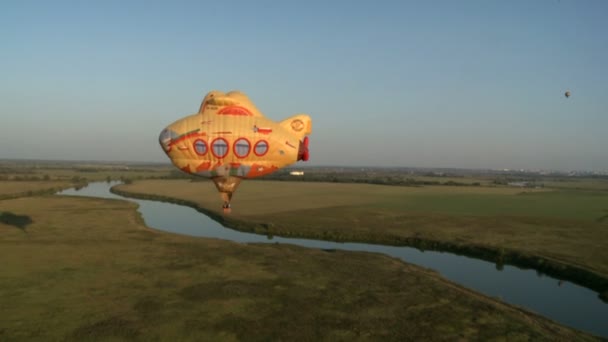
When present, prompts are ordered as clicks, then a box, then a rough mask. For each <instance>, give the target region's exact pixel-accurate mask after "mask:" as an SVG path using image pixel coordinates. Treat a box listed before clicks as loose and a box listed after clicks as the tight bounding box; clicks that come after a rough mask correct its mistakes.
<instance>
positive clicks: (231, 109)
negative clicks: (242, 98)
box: [217, 106, 253, 116]
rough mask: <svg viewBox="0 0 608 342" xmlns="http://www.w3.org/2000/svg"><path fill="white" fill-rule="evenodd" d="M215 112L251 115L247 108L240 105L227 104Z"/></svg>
mask: <svg viewBox="0 0 608 342" xmlns="http://www.w3.org/2000/svg"><path fill="white" fill-rule="evenodd" d="M217 114H219V115H240V116H252V115H253V114H251V112H250V111H249V109H247V108H245V107H241V106H228V107H224V108H222V109H220V110H219V111H218V112H217Z"/></svg>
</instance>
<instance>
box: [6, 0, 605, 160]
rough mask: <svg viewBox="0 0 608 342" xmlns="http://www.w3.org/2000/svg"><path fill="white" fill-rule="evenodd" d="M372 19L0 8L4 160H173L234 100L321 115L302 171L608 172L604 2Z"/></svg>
mask: <svg viewBox="0 0 608 342" xmlns="http://www.w3.org/2000/svg"><path fill="white" fill-rule="evenodd" d="M379 4H380V3H379ZM379 4H373V3H363V4H360V3H350V2H343V1H336V2H332V3H327V4H326V3H323V2H314V1H313V2H307V3H306V4H304V3H297V2H294V3H273V2H268V3H249V2H240V3H239V2H234V1H233V2H226V3H199V2H190V1H179V2H164V3H163V2H160V3H158V2H157V3H148V2H143V1H142V2H140V1H131V2H127V3H123V2H114V1H108V2H103V3H79V2H64V1H58V2H48V3H47V2H27V1H24V2H8V3H4V4H3V5H2V11H0V28H1V30H0V38H1V39H2V41H3V51H2V54H0V56H1V57H0V58H1V60H2V63H0V74H2V81H1V82H0V100H1V101H0V115H1V118H2V120H0V122H1V124H0V125H1V127H2V134H1V135H0V143H1V144H2V152H0V159H44V160H82V161H87V160H88V161H104V160H105V161H117V162H162V163H165V162H167V163H168V162H169V160H168V159H167V157H166V156H165V154H164V153H163V151H162V150H161V148H160V147H159V145H158V142H157V139H158V134H159V133H160V131H161V130H162V129H163V128H164V127H165V126H167V125H168V124H170V123H171V122H173V121H175V120H177V119H179V118H181V117H183V116H186V115H189V114H192V113H195V112H196V111H197V110H198V107H199V105H200V102H201V100H202V98H203V96H204V95H205V93H207V92H208V91H210V90H214V89H217V90H221V91H229V90H233V89H238V90H241V91H243V92H245V93H246V94H247V95H249V97H250V98H251V99H252V101H253V102H254V103H255V104H256V105H257V106H258V107H259V108H260V110H261V111H262V112H264V113H265V115H266V116H268V117H269V118H271V119H273V120H277V121H279V120H282V119H284V118H286V117H288V116H290V115H292V114H295V113H307V114H309V115H310V116H311V117H312V119H313V132H312V135H311V142H310V148H311V158H310V162H309V163H307V164H303V166H304V165H306V166H326V165H334V166H356V167H366V166H378V167H384V166H386V167H420V168H464V169H504V168H508V169H547V170H562V171H566V170H590V171H607V170H608V148H606V146H608V134H606V133H605V130H606V127H608V96H606V94H608V83H607V82H606V80H607V79H608V65H607V63H606V61H607V60H608V35H606V32H608V21H606V20H605V17H606V13H608V2H605V1H585V2H579V1H535V2H529V1H509V2H487V1H463V2H458V3H456V2H449V1H432V2H417V1H411V2H410V1H407V2H401V1H385V2H381V5H379ZM567 90H569V91H570V92H571V94H572V96H571V97H570V98H565V97H564V92H565V91H567Z"/></svg>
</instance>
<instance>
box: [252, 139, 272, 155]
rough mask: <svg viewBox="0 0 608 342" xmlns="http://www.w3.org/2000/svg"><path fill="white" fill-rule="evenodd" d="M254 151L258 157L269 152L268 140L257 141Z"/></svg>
mask: <svg viewBox="0 0 608 342" xmlns="http://www.w3.org/2000/svg"><path fill="white" fill-rule="evenodd" d="M253 153H255V155H256V156H258V157H262V156H264V155H265V154H266V153H268V142H267V141H266V140H260V141H258V142H257V143H255V146H254V147H253Z"/></svg>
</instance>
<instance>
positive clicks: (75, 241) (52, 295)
mask: <svg viewBox="0 0 608 342" xmlns="http://www.w3.org/2000/svg"><path fill="white" fill-rule="evenodd" d="M148 185H150V184H148ZM157 186H159V185H158V184H157ZM0 206H1V208H2V210H3V211H4V212H10V213H11V214H12V215H14V216H18V217H27V218H29V220H28V224H27V225H26V226H25V231H26V232H24V231H23V229H18V228H17V227H15V226H13V225H10V224H5V223H2V222H0V260H2V264H1V266H0V303H1V304H2V305H0V340H5V341H13V340H28V341H30V340H43V341H49V340H75V341H81V340H118V341H120V340H141V341H150V340H179V341H190V340H191V341H201V340H214V341H216V340H217V341H236V340H247V341H267V340H289V341H304V340H306V341H309V340H314V341H323V340H326V341H335V340H349V341H351V340H383V341H384V340H386V341H391V340H392V341H403V340H490V339H498V340H505V339H506V340H551V341H554V340H570V341H572V340H577V341H584V340H593V339H594V338H593V337H592V336H589V335H587V334H584V333H581V332H578V331H575V330H572V329H569V328H566V327H563V326H560V325H558V324H556V323H554V322H552V321H550V320H547V319H545V318H543V317H540V316H538V315H535V314H532V313H529V312H526V311H525V310H521V309H519V308H517V307H513V306H511V305H507V304H504V303H501V302H500V301H497V300H494V299H492V298H488V297H486V296H483V295H480V294H477V293H475V292H473V291H470V290H467V289H464V288H462V287H460V286H458V285H455V284H453V283H451V282H449V281H446V280H445V279H443V278H442V277H441V276H439V275H438V274H436V273H435V272H432V271H429V270H426V269H423V268H421V267H417V266H414V265H410V264H406V263H403V262H401V261H399V260H396V259H393V258H390V257H387V256H382V255H379V254H371V253H355V252H346V251H323V250H315V249H306V248H301V247H296V246H290V245H282V244H253V245H244V244H238V243H233V242H229V241H223V240H215V239H204V238H193V237H186V236H180V235H175V234H170V233H163V232H158V231H154V230H151V229H148V228H146V227H145V226H144V225H143V223H142V220H141V218H140V217H139V215H138V214H137V213H136V211H135V209H136V204H134V203H130V202H126V201H120V200H106V199H97V198H83V197H69V196H46V197H27V198H19V199H11V200H3V201H0Z"/></svg>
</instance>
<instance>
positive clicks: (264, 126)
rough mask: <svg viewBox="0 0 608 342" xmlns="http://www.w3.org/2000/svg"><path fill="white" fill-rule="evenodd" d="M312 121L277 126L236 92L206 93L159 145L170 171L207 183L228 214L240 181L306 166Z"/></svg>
mask: <svg viewBox="0 0 608 342" xmlns="http://www.w3.org/2000/svg"><path fill="white" fill-rule="evenodd" d="M311 131H312V120H311V119H310V117H309V116H308V115H306V114H298V115H295V116H292V117H290V118H288V119H286V120H283V121H281V122H278V123H277V122H274V121H271V120H269V119H267V118H266V117H265V116H264V115H263V114H262V112H260V111H259V110H258V109H257V108H256V107H255V105H254V104H253V103H252V102H251V101H250V100H249V98H248V97H247V96H246V95H245V94H243V93H241V92H238V91H231V92H229V93H227V94H225V93H223V92H219V91H211V92H209V93H208V94H207V96H205V98H204V99H203V102H202V103H201V106H200V109H199V111H198V113H196V114H192V115H189V116H186V117H184V118H182V119H180V120H178V121H176V122H174V123H172V124H171V125H169V126H167V128H165V129H164V130H163V131H162V132H161V133H160V136H159V142H160V145H161V147H162V148H163V150H164V151H165V153H166V154H167V156H168V157H169V158H170V159H171V162H172V163H173V165H175V166H176V167H178V168H179V169H181V170H182V171H184V172H187V173H190V174H193V175H197V176H202V177H207V178H211V180H213V182H214V183H215V186H216V187H217V190H218V191H219V192H220V196H221V197H222V199H223V201H224V205H223V208H224V212H229V211H230V200H231V199H232V194H233V193H234V192H235V191H236V188H237V187H238V185H239V184H240V183H241V180H243V179H245V178H254V177H259V176H262V175H266V174H269V173H272V172H274V171H276V170H278V169H280V168H282V167H285V166H287V165H289V164H292V163H295V162H297V161H300V160H303V161H307V160H308V157H309V152H308V137H307V135H309V134H310V133H311Z"/></svg>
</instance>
